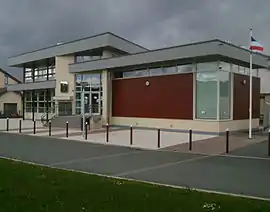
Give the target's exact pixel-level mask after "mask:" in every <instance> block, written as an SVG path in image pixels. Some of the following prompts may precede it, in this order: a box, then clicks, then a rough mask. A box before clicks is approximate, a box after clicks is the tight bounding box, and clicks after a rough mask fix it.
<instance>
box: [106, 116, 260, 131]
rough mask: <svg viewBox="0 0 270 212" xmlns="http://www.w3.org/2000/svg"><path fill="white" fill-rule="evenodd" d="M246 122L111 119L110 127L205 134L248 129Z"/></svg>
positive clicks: (255, 124) (254, 121) (256, 120)
mask: <svg viewBox="0 0 270 212" xmlns="http://www.w3.org/2000/svg"><path fill="white" fill-rule="evenodd" d="M248 123H249V121H248V120H238V121H220V122H218V121H203V120H174V119H150V118H123V117H112V122H111V124H112V125H126V126H130V125H132V126H137V127H150V128H154V127H156V128H163V129H175V130H177V129H178V130H179V129H181V130H188V129H192V130H195V131H205V132H224V131H226V129H227V128H228V129H229V130H231V131H237V130H244V129H248ZM252 124H253V127H254V128H256V127H258V126H259V119H254V120H253V123H252Z"/></svg>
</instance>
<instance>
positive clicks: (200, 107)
mask: <svg viewBox="0 0 270 212" xmlns="http://www.w3.org/2000/svg"><path fill="white" fill-rule="evenodd" d="M217 83H218V76H217V71H214V70H213V71H208V72H203V73H197V74H196V118H197V119H216V118H217Z"/></svg>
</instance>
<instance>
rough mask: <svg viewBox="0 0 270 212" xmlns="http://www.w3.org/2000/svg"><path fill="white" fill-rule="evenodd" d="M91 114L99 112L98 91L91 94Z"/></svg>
mask: <svg viewBox="0 0 270 212" xmlns="http://www.w3.org/2000/svg"><path fill="white" fill-rule="evenodd" d="M91 105H92V114H98V115H99V114H100V93H92V95H91Z"/></svg>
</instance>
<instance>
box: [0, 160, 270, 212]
mask: <svg viewBox="0 0 270 212" xmlns="http://www.w3.org/2000/svg"><path fill="white" fill-rule="evenodd" d="M0 211H1V212H7V211H9V212H22V211H35V212H38V211H49V212H60V211H65V212H69V211H70V212H79V211H82V212H85V211H93V212H99V211H103V212H105V211H106V212H107V211H108V212H116V211H117V212H122V211H123V212H129V211H132V212H135V211H136V212H137V211H138V212H146V211H147V212H152V211H153V212H160V211H162V212H174V211H175V212H176V211H177V212H180V211H187V212H195V211H196V212H201V211H224V212H225V211H226V212H228V211H230V212H234V211H237V212H239V211H245V212H255V211H256V212H258V211H261V212H264V211H265V212H269V211H270V202H268V201H261V200H253V199H246V198H240V197H232V196H225V195H217V194H210V193H202V192H196V191H191V190H185V189H174V188H167V187H161V186H155V185H150V184H146V183H139V182H132V181H125V180H116V179H112V178H106V177H100V176H93V175H87V174H82V173H76V172H69V171H62V170H56V169H51V168H46V167H40V166H34V165H29V164H24V163H20V162H15V161H11V160H6V159H0Z"/></svg>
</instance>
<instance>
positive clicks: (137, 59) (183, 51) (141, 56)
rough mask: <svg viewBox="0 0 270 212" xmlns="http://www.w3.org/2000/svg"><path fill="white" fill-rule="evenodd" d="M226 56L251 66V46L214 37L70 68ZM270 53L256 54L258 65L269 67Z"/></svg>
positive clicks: (78, 70)
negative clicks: (243, 46) (244, 46)
mask: <svg viewBox="0 0 270 212" xmlns="http://www.w3.org/2000/svg"><path fill="white" fill-rule="evenodd" d="M211 57H212V58H215V59H224V60H227V61H231V62H234V63H236V64H239V65H240V64H241V65H244V66H247V67H249V60H250V52H249V51H248V50H247V49H244V48H241V47H238V46H235V45H232V44H229V43H226V42H223V41H220V40H211V41H205V42H198V43H193V44H187V45H182V46H176V47H170V48H164V49H158V50H152V51H145V52H141V53H135V54H132V55H127V56H120V57H112V58H107V59H99V60H93V61H86V62H82V63H76V64H70V65H69V72H70V73H78V72H85V71H96V70H104V69H116V68H123V67H134V66H142V65H145V64H154V63H164V62H168V61H181V60H183V61H194V62H196V61H197V60H200V61H203V59H202V58H207V60H209V58H211ZM268 66H269V57H267V56H265V55H260V54H254V55H253V67H254V68H267V67H268Z"/></svg>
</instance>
